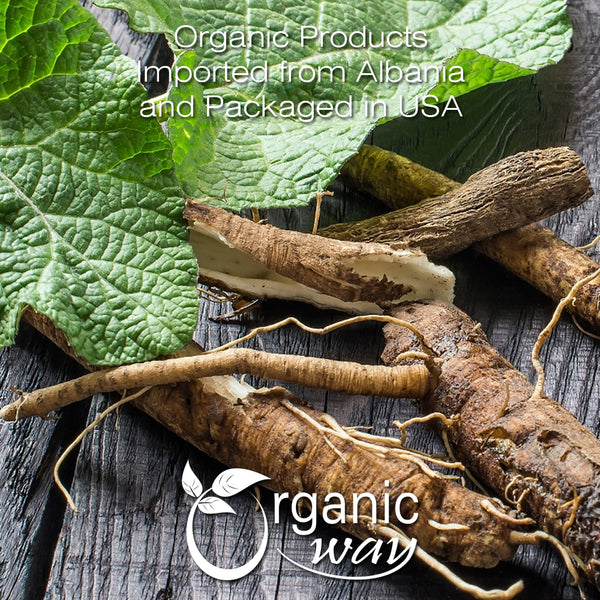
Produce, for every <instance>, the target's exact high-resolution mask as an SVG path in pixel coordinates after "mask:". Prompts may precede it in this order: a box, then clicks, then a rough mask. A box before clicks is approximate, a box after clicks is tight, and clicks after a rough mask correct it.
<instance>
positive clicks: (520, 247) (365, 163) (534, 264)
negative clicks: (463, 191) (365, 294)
mask: <svg viewBox="0 0 600 600" xmlns="http://www.w3.org/2000/svg"><path fill="white" fill-rule="evenodd" d="M343 175H344V176H345V178H346V179H347V180H348V182H349V183H350V184H351V185H352V186H354V187H356V188H357V189H359V190H362V191H364V192H367V193H369V194H371V195H373V196H374V197H376V198H378V199H379V200H381V201H382V202H384V203H385V204H387V205H388V206H389V207H390V208H392V209H401V208H403V207H405V206H410V205H413V204H417V203H418V202H421V200H425V199H426V198H430V197H433V196H439V195H440V194H445V193H446V192H448V191H450V190H455V189H456V188H458V187H460V185H461V184H460V183H458V182H457V181H453V180H452V179H449V178H448V177H445V176H444V175H442V174H441V173H437V172H436V171H432V170H430V169H427V168H426V167H424V166H422V165H420V164H418V163H416V162H413V161H411V160H409V159H408V158H405V157H403V156H400V155H398V154H395V153H394V152H389V151H387V150H382V149H381V148H376V147H374V146H363V147H362V148H361V149H360V152H359V153H358V154H357V155H356V156H354V157H352V158H351V159H350V160H349V161H348V163H346V165H345V167H344V170H343ZM379 218H380V217H376V218H375V219H373V220H372V221H371V223H372V226H373V227H374V228H375V229H376V228H377V227H378V226H377V223H376V222H377V219H379ZM381 218H384V217H381ZM338 227H339V228H341V227H342V226H338ZM323 231H325V232H329V231H332V230H330V229H327V230H323ZM335 231H339V229H337V230H335ZM342 238H343V236H342ZM473 247H474V248H475V249H476V250H477V251H479V252H481V253H483V254H485V255H486V256H488V257H490V258H491V259H493V260H495V261H496V262H498V263H500V264H501V265H503V266H504V267H505V268H507V269H508V270H509V271H511V272H512V273H514V274H515V275H517V276H518V277H520V278H521V279H524V280H525V281H527V282H528V283H530V284H531V285H533V286H534V287H536V288H537V289H538V290H540V291H541V292H542V293H544V294H546V295H547V296H549V297H550V298H552V300H554V301H555V302H559V301H560V300H561V298H564V297H565V296H566V295H567V294H568V292H569V290H570V289H571V287H572V286H573V285H574V284H575V283H576V282H577V281H580V280H581V279H583V278H584V277H585V276H587V275H589V274H590V273H593V272H594V271H595V270H596V269H598V268H599V267H600V265H598V263H596V262H594V261H593V260H592V259H591V258H589V256H587V255H586V254H584V253H583V252H581V251H580V250H578V249H577V248H574V247H573V246H571V245H570V244H567V242H565V241H563V240H561V239H560V238H559V237H558V236H557V235H556V234H554V233H553V232H552V231H550V230H549V229H546V228H544V227H540V226H539V225H527V226H524V227H519V228H517V229H513V230H510V231H505V232H504V233H500V234H498V235H495V236H493V237H490V238H487V239H484V240H481V241H480V242H478V243H476V244H474V246H473ZM599 307H600V288H599V287H598V285H596V284H593V283H592V284H590V285H587V286H585V287H584V288H582V289H581V290H580V291H579V292H578V293H577V296H576V299H575V302H574V303H572V304H570V305H569V306H567V310H568V311H569V312H571V313H573V314H575V315H577V316H579V317H581V318H582V319H584V320H585V321H587V322H588V323H590V324H591V325H592V326H594V328H595V329H597V330H599V331H600V308H599Z"/></svg>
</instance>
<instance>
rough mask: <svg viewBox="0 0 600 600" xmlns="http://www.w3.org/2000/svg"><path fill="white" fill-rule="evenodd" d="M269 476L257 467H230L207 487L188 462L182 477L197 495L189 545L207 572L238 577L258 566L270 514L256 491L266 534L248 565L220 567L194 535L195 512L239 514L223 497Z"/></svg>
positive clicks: (225, 578)
mask: <svg viewBox="0 0 600 600" xmlns="http://www.w3.org/2000/svg"><path fill="white" fill-rule="evenodd" d="M267 479H269V478H268V477H265V476H264V475H261V474H260V473H256V472H255V471H250V470H249V469H227V471H223V472H222V473H221V474H220V475H219V476H218V477H217V478H216V479H215V480H214V481H213V484H212V487H210V488H209V489H207V490H206V491H203V489H202V483H200V480H199V479H198V477H196V475H195V473H194V471H192V467H190V463H189V462H188V463H186V465H185V469H184V470H183V475H182V477H181V485H182V487H183V491H184V492H185V493H186V494H188V495H189V496H191V497H192V498H195V499H196V501H195V502H194V504H193V505H192V509H191V510H190V514H189V516H188V520H187V526H186V539H187V545H188V549H189V551H190V554H191V555H192V559H193V561H194V562H195V563H196V565H198V567H199V568H200V569H201V570H202V571H204V572H205V573H206V574H207V575H210V576H211V577H213V578H215V579H220V580H222V581H234V580H236V579H241V578H242V577H245V576H246V575H248V574H249V573H251V572H252V571H253V570H254V569H256V567H257V566H258V565H259V563H260V561H261V560H262V558H263V556H264V554H265V552H266V550H267V542H268V541H269V524H268V522H267V515H266V514H265V511H264V509H263V507H262V505H261V503H260V502H259V501H258V498H257V497H256V496H255V495H254V494H250V495H251V496H252V497H253V498H254V499H255V500H256V504H257V506H258V507H259V508H260V511H261V513H262V517H263V524H264V533H263V538H262V540H261V542H260V546H259V548H258V551H257V552H256V554H255V555H254V556H253V557H252V558H251V559H250V560H249V561H248V562H247V563H246V564H245V565H242V566H240V567H234V568H231V569H224V568H222V567H217V566H216V565H213V564H212V563H210V562H209V561H208V560H206V558H205V557H204V556H202V553H201V552H200V550H199V549H198V545H197V544H196V539H195V538H194V516H195V515H196V511H200V512H201V513H204V514H205V515H219V514H223V513H231V514H235V511H234V510H233V508H231V506H229V504H227V502H225V500H223V498H230V497H231V496H235V495H236V494H239V493H240V492H243V491H244V490H245V489H247V488H249V487H250V486H253V485H256V484H257V483H259V482H261V481H266V480H267ZM211 492H212V494H211Z"/></svg>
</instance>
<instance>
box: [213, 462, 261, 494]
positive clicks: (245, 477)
mask: <svg viewBox="0 0 600 600" xmlns="http://www.w3.org/2000/svg"><path fill="white" fill-rule="evenodd" d="M267 479H269V477H265V476H264V475H261V474H260V473H257V472H256V471H251V470H250V469H227V470H226V471H223V472H222V473H221V474H220V475H219V476H218V477H217V478H216V479H215V481H214V483H213V485H212V490H213V492H214V493H215V494H217V496H222V497H223V498H228V497H229V496H235V495H236V494H237V493H238V492H241V491H243V490H245V489H246V488H248V487H250V486H251V485H255V484H256V483H259V482H260V481H265V480H267Z"/></svg>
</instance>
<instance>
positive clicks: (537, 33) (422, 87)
mask: <svg viewBox="0 0 600 600" xmlns="http://www.w3.org/2000/svg"><path fill="white" fill-rule="evenodd" d="M97 3H98V4H100V5H101V6H105V7H113V8H120V9H123V10H126V11H127V12H128V13H129V15H130V24H131V26H132V27H133V28H135V29H138V30H140V31H146V32H149V31H153V32H164V33H166V34H167V37H168V38H169V39H170V40H171V41H173V39H174V33H175V31H176V29H177V27H178V26H180V25H187V26H189V27H192V28H194V29H195V30H196V31H198V32H202V31H206V32H209V33H210V32H214V31H225V32H228V33H229V32H232V31H244V32H248V31H250V30H251V31H261V32H263V33H265V34H267V33H268V32H269V31H271V32H273V31H285V32H287V33H288V35H289V39H290V40H292V43H290V44H289V47H288V48H286V49H284V50H279V49H277V48H270V49H267V48H265V47H260V46H258V47H257V46H255V47H251V48H229V49H228V50H227V51H225V52H213V51H212V50H211V48H210V45H209V44H207V43H205V44H204V47H201V46H200V44H199V43H198V44H196V45H195V47H194V48H193V52H190V53H188V54H184V55H183V56H182V55H179V56H178V61H179V63H178V64H180V65H183V64H187V65H190V64H192V65H195V66H208V67H211V66H214V65H224V63H225V62H228V63H229V64H230V65H247V66H248V67H250V68H252V67H254V66H256V65H260V64H262V62H263V61H267V63H268V65H269V69H270V72H271V75H272V76H271V77H270V80H269V81H268V82H266V83H264V84H262V83H253V82H250V83H247V84H245V83H238V84H235V83H227V82H224V81H223V80H221V81H217V82H213V83H206V84H203V85H204V87H202V86H201V85H200V84H198V83H195V84H183V85H179V86H178V87H177V88H175V87H173V88H172V89H171V93H170V97H169V99H170V100H173V101H175V102H177V101H181V100H186V99H189V98H190V97H191V96H194V97H195V98H196V99H197V100H198V103H197V106H196V108H197V111H196V114H195V116H194V117H189V118H182V117H177V116H174V117H173V118H171V119H170V120H169V136H170V138H171V141H172V143H173V145H174V148H175V154H174V156H175V159H176V163H177V165H178V175H179V177H180V180H181V182H182V185H183V187H184V191H185V192H186V194H189V195H192V196H199V197H201V196H209V197H215V198H221V197H222V194H223V191H224V189H226V196H227V201H228V203H227V207H228V208H234V209H239V208H242V207H246V206H253V207H271V206H293V205H298V204H303V203H306V202H307V201H308V200H309V199H310V198H311V197H312V196H313V195H314V194H315V193H316V192H318V191H322V190H323V189H324V188H325V187H326V186H327V185H328V183H329V182H330V181H331V179H332V178H333V177H334V176H335V175H336V174H337V173H338V171H339V169H340V167H341V165H342V164H343V163H344V162H345V161H346V160H347V159H348V158H349V157H350V156H351V155H352V154H353V153H354V152H356V150H357V149H358V147H359V146H360V144H361V143H362V142H363V140H364V139H365V137H366V135H367V134H368V133H369V131H371V129H372V128H373V127H374V126H375V125H376V124H377V122H378V121H379V118H374V117H372V116H364V115H363V114H362V112H361V107H362V106H363V103H364V101H365V100H385V101H387V102H388V105H389V106H390V107H392V113H391V115H388V116H398V115H399V114H400V108H399V101H400V98H402V99H403V102H404V104H403V108H404V112H407V111H409V109H410V107H412V106H415V103H416V102H417V101H420V100H422V97H421V98H418V95H419V94H423V93H424V92H425V91H426V90H427V89H432V88H433V92H434V93H435V94H436V95H439V98H440V100H443V99H448V98H450V96H453V95H454V96H457V95H459V94H462V93H465V92H467V91H470V90H474V89H476V88H478V87H481V86H483V85H486V84H488V83H492V82H496V81H504V80H507V79H510V78H513V77H518V76H521V75H524V74H528V73H531V72H532V71H533V70H537V69H539V68H541V67H542V66H544V65H547V64H549V63H552V62H554V61H557V60H559V59H560V58H561V57H562V55H563V53H564V52H565V50H566V49H567V48H568V47H569V44H570V40H571V27H570V23H569V20H568V18H567V16H566V6H565V4H566V2H565V0H529V1H527V2H523V1H522V0H420V1H418V2H415V1H411V0H340V1H338V2H327V1H325V0H312V1H308V2H303V3H299V2H297V1H296V0H278V1H275V0H246V1H244V2H241V1H239V2H234V1H230V2H227V3H215V2H214V1H213V0H173V1H169V2H166V1H164V2H159V3H157V2H154V1H153V2H150V1H149V0H97ZM301 26H315V27H318V29H319V30H320V31H336V30H342V31H345V32H346V33H350V32H352V31H356V30H361V29H362V28H363V27H366V28H367V30H369V31H371V32H373V33H374V34H375V35H376V36H378V35H379V34H380V33H381V32H388V31H392V30H399V31H403V30H404V29H405V27H407V26H410V29H411V30H412V31H416V30H424V31H426V32H427V35H428V46H427V48H425V49H416V48H410V49H409V48H402V49H400V50H393V49H389V48H387V49H364V48H363V49H352V48H348V47H346V48H342V49H338V48H335V47H333V45H331V44H329V45H327V44H326V45H325V46H324V47H323V48H320V47H317V45H316V44H314V43H313V44H311V43H308V44H306V45H305V46H304V47H301V45H300V44H299V43H298V41H299V39H300V34H299V30H300V27H301ZM284 60H285V61H288V62H289V63H292V64H294V65H298V66H299V65H306V64H311V65H312V66H313V67H318V66H320V65H321V66H324V65H342V66H344V67H345V69H346V73H347V77H346V82H345V83H343V82H341V81H340V80H339V79H337V80H336V81H335V82H334V83H331V82H330V81H329V80H328V79H325V81H321V82H315V83H301V82H299V81H298V80H297V79H296V80H295V81H294V82H292V83H288V82H285V83H282V81H281V80H280V78H279V77H278V76H277V68H278V65H280V64H281V63H282V61H284ZM365 60H369V61H371V63H372V64H373V65H374V66H378V64H379V62H380V61H385V60H389V61H390V62H391V63H392V64H394V65H397V66H400V67H407V66H408V65H409V64H418V65H420V66H421V67H425V66H441V65H443V64H444V62H445V61H448V65H449V66H450V65H460V66H462V67H464V69H465V81H464V82H461V83H455V84H453V83H449V82H445V83H440V85H439V87H436V83H438V81H437V80H433V81H428V82H427V83H423V84H414V83H413V84H409V83H406V82H405V81H403V82H401V83H400V84H383V83H375V82H368V83H365V81H364V80H363V81H361V82H360V83H358V84H357V83H356V77H357V74H358V73H359V71H360V68H361V66H362V65H363V62H364V61H365ZM207 95H218V96H221V97H223V98H225V99H227V100H244V99H246V100H248V99H251V100H258V101H260V100H261V99H262V98H266V99H267V101H273V100H275V101H276V102H277V103H278V104H279V103H281V102H282V101H285V100H291V101H293V102H295V103H298V102H300V101H302V100H315V101H319V100H330V101H332V102H336V101H339V100H345V99H347V98H348V96H349V95H352V97H353V100H354V102H355V110H354V116H353V118H350V119H343V118H339V117H332V118H316V119H315V120H314V121H311V122H310V123H303V122H300V120H299V119H298V118H296V119H290V118H285V119H284V118H281V117H279V116H269V117H265V118H258V119H251V118H226V117H225V116H223V115H211V116H210V117H206V110H204V104H203V103H204V101H205V99H206V97H207Z"/></svg>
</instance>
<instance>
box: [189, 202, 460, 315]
mask: <svg viewBox="0 0 600 600" xmlns="http://www.w3.org/2000/svg"><path fill="white" fill-rule="evenodd" d="M185 215H186V218H187V219H188V221H189V224H190V242H191V244H192V246H193V248H194V252H195V254H196V257H197V259H198V265H199V272H200V276H201V277H202V279H204V280H205V281H207V282H209V283H211V284H216V285H219V286H221V287H223V288H226V289H229V290H234V291H237V292H240V293H243V294H245V295H249V296H254V297H258V298H265V297H269V298H280V299H285V300H299V301H302V302H308V303H310V304H313V305H315V306H318V307H321V308H333V309H337V310H342V311H344V312H349V313H355V314H362V313H373V312H377V313H381V312H383V310H384V309H386V308H390V307H392V306H394V305H395V304H398V303H399V302H402V301H404V300H415V299H419V298H437V299H440V300H445V301H448V302H450V301H452V298H453V289H454V276H453V274H452V273H451V272H450V271H449V270H448V269H447V268H445V267H441V266H437V265H434V264H433V263H431V262H430V261H429V260H428V259H427V257H426V256H425V255H424V254H423V253H422V252H420V251H417V250H409V249H397V250H394V249H392V248H390V247H389V246H386V245H384V244H371V243H355V242H340V241H338V240H330V239H325V238H322V237H320V236H313V235H310V234H306V233H299V232H296V231H287V230H283V229H278V228H277V227H273V226H271V225H261V224H258V223H254V222H252V221H250V220H248V219H243V218H241V217H239V216H237V215H234V214H231V213H228V212H226V211H224V210H222V209H219V208H215V207H211V206H207V205H205V204H201V203H192V202H188V204H187V207H186V212H185Z"/></svg>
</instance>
